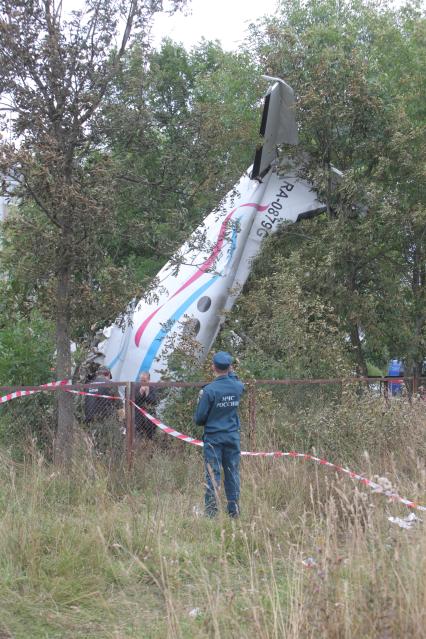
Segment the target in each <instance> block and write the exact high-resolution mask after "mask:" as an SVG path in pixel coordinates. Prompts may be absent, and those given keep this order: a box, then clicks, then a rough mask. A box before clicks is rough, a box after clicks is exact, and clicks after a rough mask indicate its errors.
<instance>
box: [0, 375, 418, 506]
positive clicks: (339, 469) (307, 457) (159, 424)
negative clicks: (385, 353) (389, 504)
mask: <svg viewBox="0 0 426 639" xmlns="http://www.w3.org/2000/svg"><path fill="white" fill-rule="evenodd" d="M67 384H72V380H66V379H64V380H61V381H59V382H49V384H43V386H41V387H40V390H32V391H16V392H15V393H9V394H8V395H4V396H3V397H0V404H1V403H4V402H8V401H9V400H11V399H15V398H16V397H24V396H26V395H32V394H33V393H40V392H42V391H43V388H49V387H50V388H51V387H58V386H66V385H67ZM68 392H70V393H75V394H77V395H90V396H91V397H105V398H106V399H118V400H121V399H122V398H121V397H119V396H114V395H101V394H100V393H87V392H85V391H77V390H70V391H68ZM131 403H132V404H133V406H134V407H135V408H136V409H137V410H138V411H139V412H140V413H142V415H145V417H147V419H149V420H150V421H151V422H152V423H153V424H155V426H157V427H158V428H159V429H160V430H162V431H163V432H165V433H167V435H171V436H172V437H175V438H176V439H180V440H181V441H183V442H185V443H187V444H192V445H193V446H201V447H202V446H204V443H203V442H202V441H201V440H200V439H196V438H195V437H190V436H189V435H184V434H183V433H180V432H179V431H178V430H175V429H174V428H170V427H169V426H166V424H164V423H163V422H162V421H161V420H160V419H158V418H157V417H154V416H153V415H151V414H150V413H148V412H147V411H146V410H145V409H144V408H141V407H140V406H138V405H137V404H135V402H133V401H132V402H131ZM241 455H242V456H244V457H275V458H279V457H292V458H293V459H296V458H298V459H303V460H305V461H306V460H307V461H312V462H316V463H317V464H320V465H321V466H327V467H328V468H332V469H333V470H335V471H336V472H339V473H344V474H345V475H347V476H348V477H350V478H351V479H356V480H357V481H360V482H361V483H362V484H364V485H365V486H369V487H370V488H371V489H372V490H373V491H374V492H378V493H381V494H383V495H385V496H386V497H388V498H389V499H390V500H392V501H396V502H399V503H401V504H404V505H405V506H408V508H415V509H417V510H422V511H426V506H421V505H419V504H416V503H415V502H414V501H411V500H410V499H406V498H404V497H400V496H399V495H398V494H397V493H395V492H394V491H393V490H391V489H387V488H384V487H383V486H382V485H381V484H379V483H377V482H375V481H372V480H371V479H368V478H367V477H363V475H360V474H358V473H355V472H353V471H352V470H349V469H348V468H344V467H343V466H339V465H338V464H333V463H332V462H329V461H327V460H326V459H322V458H321V457H315V455H310V454H308V453H298V452H296V451H294V450H292V451H289V452H283V451H280V450H279V451H273V452H263V451H246V450H244V451H241Z"/></svg>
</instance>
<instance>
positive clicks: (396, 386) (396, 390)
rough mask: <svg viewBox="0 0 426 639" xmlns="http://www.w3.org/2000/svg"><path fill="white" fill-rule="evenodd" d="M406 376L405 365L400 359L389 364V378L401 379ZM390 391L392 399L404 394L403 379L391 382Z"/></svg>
mask: <svg viewBox="0 0 426 639" xmlns="http://www.w3.org/2000/svg"><path fill="white" fill-rule="evenodd" d="M403 376H404V365H403V363H402V362H401V361H400V360H399V359H392V360H391V361H390V363H389V367H388V377H399V378H402V377H403ZM389 391H390V393H391V395H392V397H396V396H398V395H401V394H402V383H401V379H399V380H395V382H389Z"/></svg>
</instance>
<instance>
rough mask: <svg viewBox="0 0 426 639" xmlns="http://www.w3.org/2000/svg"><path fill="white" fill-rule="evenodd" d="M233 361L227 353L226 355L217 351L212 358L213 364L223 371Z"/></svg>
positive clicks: (224, 352)
mask: <svg viewBox="0 0 426 639" xmlns="http://www.w3.org/2000/svg"><path fill="white" fill-rule="evenodd" d="M233 361H234V360H233V358H232V356H231V355H230V354H229V353H227V352H226V351H218V352H217V353H216V354H215V355H214V356H213V364H214V365H215V366H216V368H218V369H219V370H223V371H225V370H226V369H227V368H229V367H230V366H231V364H232V362H233Z"/></svg>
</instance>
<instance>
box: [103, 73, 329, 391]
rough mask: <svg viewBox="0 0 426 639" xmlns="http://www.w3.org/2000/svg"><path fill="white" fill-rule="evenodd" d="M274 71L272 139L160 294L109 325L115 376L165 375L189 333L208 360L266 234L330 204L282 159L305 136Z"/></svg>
mask: <svg viewBox="0 0 426 639" xmlns="http://www.w3.org/2000/svg"><path fill="white" fill-rule="evenodd" d="M265 77H266V76H265ZM266 79H268V80H272V82H273V83H272V84H271V86H270V88H269V90H268V92H267V94H266V96H265V104H264V109H263V115H262V123H261V128H260V133H261V134H262V135H263V136H264V144H263V145H262V147H261V148H259V149H258V150H257V151H256V156H255V160H254V164H253V167H251V169H249V170H248V172H247V174H245V175H244V176H243V177H242V178H241V179H240V181H239V182H238V183H237V184H236V185H235V187H234V188H233V189H232V191H230V193H228V195H227V196H226V198H225V199H224V201H223V202H222V203H221V205H220V207H219V208H218V209H217V210H215V211H213V212H212V213H210V214H209V215H208V216H207V217H206V218H205V220H204V221H203V223H202V224H201V225H200V226H199V227H198V228H197V229H196V230H195V231H194V233H193V234H192V235H191V237H190V238H189V239H188V241H187V242H186V243H185V244H184V245H183V246H182V247H181V248H180V249H179V250H178V251H177V253H176V255H175V256H174V258H173V260H171V261H170V262H168V263H167V264H166V265H165V266H164V267H163V268H162V269H161V271H160V272H159V273H158V276H157V281H158V283H159V284H158V288H157V289H156V290H155V294H152V293H151V294H150V296H149V298H147V299H142V300H141V301H140V302H139V303H137V304H136V306H135V308H134V310H133V311H132V313H131V316H128V317H127V318H125V321H124V329H123V328H122V326H123V322H121V323H120V325H119V324H118V323H117V324H114V325H112V326H110V327H108V328H107V329H105V330H104V332H103V333H104V336H105V339H104V341H102V342H101V343H100V344H99V345H98V347H97V349H98V350H97V354H96V361H97V362H99V363H102V364H104V365H106V366H108V368H110V369H111V373H112V377H113V379H114V380H115V381H132V380H136V379H137V378H138V377H139V375H140V373H141V372H142V371H149V372H150V373H151V379H152V380H153V381H156V380H158V379H159V377H160V376H161V372H162V371H165V370H167V365H168V357H169V355H170V354H171V353H172V352H173V349H174V348H175V347H176V346H177V345H178V344H179V343H180V342H181V341H182V339H184V338H185V336H186V337H187V336H188V333H189V334H190V337H191V339H193V340H195V341H196V343H197V345H198V351H199V358H200V361H201V360H202V359H203V358H204V357H205V356H206V355H207V353H208V351H209V349H210V348H211V346H212V344H213V342H214V339H215V337H216V335H217V333H218V331H219V328H220V325H221V323H222V322H223V317H224V311H228V310H229V309H230V308H231V307H232V304H233V303H234V301H235V299H236V297H237V296H238V293H239V292H240V291H241V288H242V287H243V285H244V283H245V282H246V280H247V278H248V275H249V273H250V270H251V264H252V260H253V258H254V257H255V256H256V255H257V254H258V253H259V251H260V247H261V244H262V241H263V240H264V239H265V237H267V236H268V235H269V234H271V233H274V232H275V231H277V229H278V228H279V226H280V224H282V223H283V222H287V221H291V222H296V221H297V220H298V219H301V218H302V217H307V216H309V215H314V214H315V213H318V212H321V211H324V210H325V206H323V205H322V204H321V203H320V202H319V201H318V200H317V198H316V194H315V192H314V191H313V190H312V187H311V185H309V184H308V183H307V182H304V181H303V180H300V179H299V178H298V177H297V174H296V170H291V171H289V172H286V173H285V175H284V174H280V172H279V170H278V169H277V167H276V166H275V162H276V159H277V146H278V145H280V144H284V143H287V144H297V141H298V137H297V125H296V119H295V115H294V96H293V91H292V89H291V88H290V87H289V86H288V85H287V84H285V83H284V82H283V81H282V80H277V79H275V78H269V77H266ZM154 300H155V301H154ZM126 320H127V321H126Z"/></svg>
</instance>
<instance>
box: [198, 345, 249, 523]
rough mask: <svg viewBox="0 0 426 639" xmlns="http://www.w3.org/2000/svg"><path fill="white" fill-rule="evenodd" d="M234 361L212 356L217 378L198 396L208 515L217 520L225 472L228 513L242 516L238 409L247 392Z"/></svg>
mask: <svg viewBox="0 0 426 639" xmlns="http://www.w3.org/2000/svg"><path fill="white" fill-rule="evenodd" d="M232 362H233V359H232V357H231V355H230V354H229V353H226V352H224V351H219V352H218V353H216V354H215V355H214V357H213V372H214V374H215V379H214V381H213V382H211V383H210V384H207V385H206V386H205V387H204V388H203V389H202V390H201V391H200V393H199V396H198V404H197V408H196V411H195V415H194V421H195V423H196V424H197V425H198V426H204V436H203V440H204V466H205V482H206V493H205V513H206V515H207V516H208V517H214V516H215V515H216V513H217V510H218V503H217V496H218V492H219V489H220V484H221V470H222V468H223V472H224V485H225V494H226V498H227V502H228V507H227V508H228V514H229V515H230V516H231V517H238V516H239V513H240V507H239V499H240V456H241V447H240V419H239V416H238V407H239V405H240V399H241V396H242V394H243V391H244V384H243V383H242V382H240V381H239V380H238V379H237V377H236V375H235V373H233V372H232V370H231V365H232Z"/></svg>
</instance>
